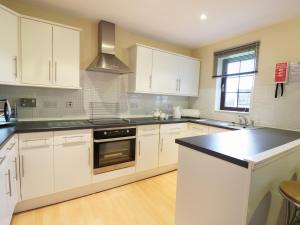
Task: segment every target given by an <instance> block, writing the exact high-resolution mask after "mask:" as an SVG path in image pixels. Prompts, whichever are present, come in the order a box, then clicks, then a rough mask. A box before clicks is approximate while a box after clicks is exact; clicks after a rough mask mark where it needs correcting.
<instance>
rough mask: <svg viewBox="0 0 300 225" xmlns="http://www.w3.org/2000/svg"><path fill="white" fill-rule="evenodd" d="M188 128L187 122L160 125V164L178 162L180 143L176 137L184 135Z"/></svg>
mask: <svg viewBox="0 0 300 225" xmlns="http://www.w3.org/2000/svg"><path fill="white" fill-rule="evenodd" d="M187 129H188V127H187V124H186V123H178V124H166V125H161V126H160V150H159V166H165V165H170V164H174V163H177V161H178V144H176V143H175V139H177V138H182V137H184V136H185V134H186V132H187Z"/></svg>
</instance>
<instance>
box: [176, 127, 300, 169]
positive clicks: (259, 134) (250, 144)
mask: <svg viewBox="0 0 300 225" xmlns="http://www.w3.org/2000/svg"><path fill="white" fill-rule="evenodd" d="M176 143H177V144H179V145H182V146H185V147H188V148H191V149H193V150H196V151H199V152H202V153H205V154H208V155H211V156H214V157H217V158H220V159H222V160H226V161H228V162H230V163H234V164H236V165H239V166H242V167H245V168H248V166H249V163H250V162H253V163H257V162H259V161H262V160H264V159H266V158H268V157H271V156H273V155H274V154H279V153H280V152H283V151H285V150H288V149H291V148H293V147H296V146H298V145H300V132H296V131H288V130H281V129H273V128H259V129H253V130H238V131H231V132H224V133H218V134H212V135H204V136H196V137H188V138H182V139H176Z"/></svg>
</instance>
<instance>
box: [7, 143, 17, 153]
mask: <svg viewBox="0 0 300 225" xmlns="http://www.w3.org/2000/svg"><path fill="white" fill-rule="evenodd" d="M15 145H16V142H14V143H12V145H11V146H10V147H9V148H8V151H11V150H12V149H13V147H14V146H15Z"/></svg>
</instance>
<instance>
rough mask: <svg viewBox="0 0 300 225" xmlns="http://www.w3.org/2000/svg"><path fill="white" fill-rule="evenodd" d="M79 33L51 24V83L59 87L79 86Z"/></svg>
mask: <svg viewBox="0 0 300 225" xmlns="http://www.w3.org/2000/svg"><path fill="white" fill-rule="evenodd" d="M79 42H80V33H79V32H78V31H75V30H72V29H66V28H63V27H59V26H53V63H54V70H53V78H54V79H53V83H54V84H55V85H58V86H61V87H64V86H65V87H79V76H80V75H79V70H80V68H79V67H80V61H79V59H80V49H79V46H80V43H79Z"/></svg>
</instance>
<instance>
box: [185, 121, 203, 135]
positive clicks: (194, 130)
mask: <svg viewBox="0 0 300 225" xmlns="http://www.w3.org/2000/svg"><path fill="white" fill-rule="evenodd" d="M188 127H189V128H188V132H187V135H186V136H187V137H192V136H200V135H206V134H208V133H209V126H206V125H202V124H195V123H189V126H188Z"/></svg>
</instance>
